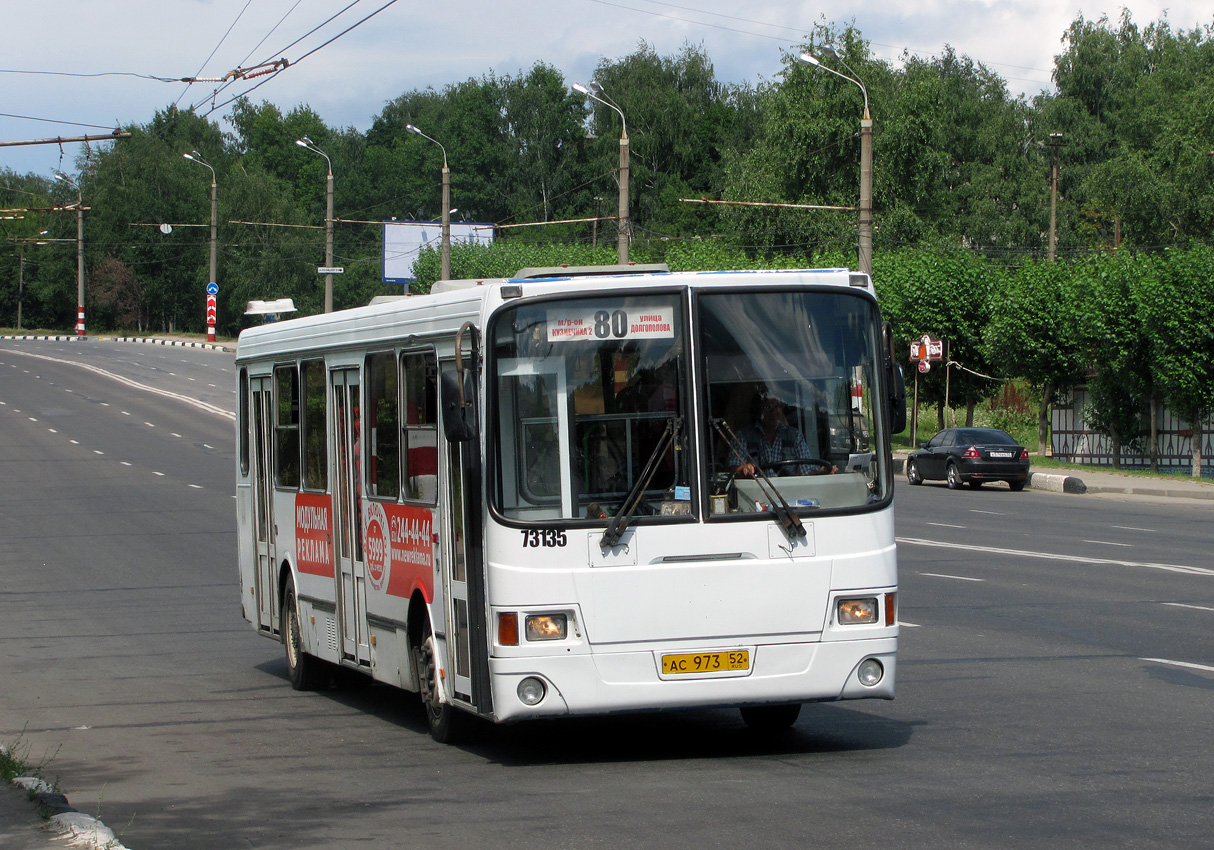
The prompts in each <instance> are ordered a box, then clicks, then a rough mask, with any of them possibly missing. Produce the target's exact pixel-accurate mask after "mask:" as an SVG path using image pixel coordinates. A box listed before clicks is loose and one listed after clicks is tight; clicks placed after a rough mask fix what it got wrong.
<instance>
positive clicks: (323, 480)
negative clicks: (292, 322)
mask: <svg viewBox="0 0 1214 850" xmlns="http://www.w3.org/2000/svg"><path fill="white" fill-rule="evenodd" d="M303 392H304V415H303V423H302V428H303V457H304V469H303V471H304V487H305V488H307V489H308V490H325V489H327V488H328V486H329V452H328V443H327V441H326V440H325V427H326V423H327V422H328V406H327V403H328V394H327V393H326V392H325V362H324V361H323V360H306V361H304V364H303Z"/></svg>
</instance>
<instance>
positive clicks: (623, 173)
mask: <svg viewBox="0 0 1214 850" xmlns="http://www.w3.org/2000/svg"><path fill="white" fill-rule="evenodd" d="M573 90H574V91H577V92H581V93H582V94H584V95H586V97H588V98H590V99H591V100H597V101H598V102H599V103H601V104H603V105H604V106H609V107H611V108H612V109H614V110H615V111H616V114H618V115H619V116H620V215H619V263H620V264H621V265H623V264H625V263H627V262H628V231H629V223H628V122H627V120H625V118H624V113H623V111H622V110H621V109H620V108H619V107H618V106H616V105H615V104H614V103H612V102H611V100H610V99H609V98H608V97H607V92H605V91H603V87H602V86H600V85H599V84H598V83H596V82H595V81H594V80H591V81H590V85H589V86H584V85H582V84H581V83H574V84H573Z"/></svg>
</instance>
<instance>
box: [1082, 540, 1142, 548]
mask: <svg viewBox="0 0 1214 850" xmlns="http://www.w3.org/2000/svg"><path fill="white" fill-rule="evenodd" d="M1083 542H1084V543H1095V544H1096V545H1097V546H1124V547H1126V548H1127V549H1132V548H1134V544H1133V543H1114V542H1113V541H1111V540H1085V541H1083Z"/></svg>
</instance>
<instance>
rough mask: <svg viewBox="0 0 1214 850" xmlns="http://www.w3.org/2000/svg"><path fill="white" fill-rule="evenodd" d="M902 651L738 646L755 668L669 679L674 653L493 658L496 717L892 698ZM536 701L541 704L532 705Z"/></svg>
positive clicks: (883, 646)
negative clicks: (667, 658)
mask: <svg viewBox="0 0 1214 850" xmlns="http://www.w3.org/2000/svg"><path fill="white" fill-rule="evenodd" d="M897 647H898V639H897V638H896V637H890V638H872V639H866V640H847V641H828V642H820V643H819V642H814V643H783V644H752V645H750V646H742V647H737V646H735V647H730V648H731V649H735V650H736V649H748V650H749V652H750V658H751V661H750V667H749V669H747V670H745V671H741V672H733V673H723V674H715V673H704V674H696V673H690V674H675V675H671V674H663V673H662V672H661V670H662V656H663V655H666V654H670V653H674V652H676V651H677V650H675V649H672V648H667V649H663V650H641V651H631V652H603V651H601V650H598V651H595V652H593V653H590V654H581V655H567V656H543V657H521V658H491V659H490V662H489V663H490V672H491V679H492V686H493V709H494V710H493V716H494V719H495V720H497V721H499V722H507V721H514V720H525V719H528V718H537V717H557V716H563V715H595V714H612V713H616V712H626V711H656V710H662V709H671V708H695V707H713V706H715V707H721V706H744V705H764V704H779V703H792V702H821V701H828V700H840V699H893V698H894V684H895V679H896V675H895V674H896V668H897V661H896V659H897ZM872 662H875V664H874V663H872ZM540 671H542V672H540ZM874 677H878V678H877V681H875V682H874V681H873V678H874ZM862 679H864V680H865V681H862ZM537 683H538V684H537ZM537 695H538V696H540V698H539V699H538V701H536V702H534V704H528V702H530V701H533V700H535V699H536V697H537Z"/></svg>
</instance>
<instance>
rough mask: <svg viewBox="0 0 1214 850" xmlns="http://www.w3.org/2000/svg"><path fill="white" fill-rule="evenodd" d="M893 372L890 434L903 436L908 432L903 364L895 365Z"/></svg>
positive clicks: (890, 398) (890, 399) (890, 400)
mask: <svg viewBox="0 0 1214 850" xmlns="http://www.w3.org/2000/svg"><path fill="white" fill-rule="evenodd" d="M892 372H893V379H894V380H893V386H892V387H890V390H891V392H890V397H889V429H890V431H889V432H890V433H891V434H901V433H902V432H903V431H904V430H906V376H905V375H903V374H902V364H901V363H895V364H894V368H893V370H892Z"/></svg>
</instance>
